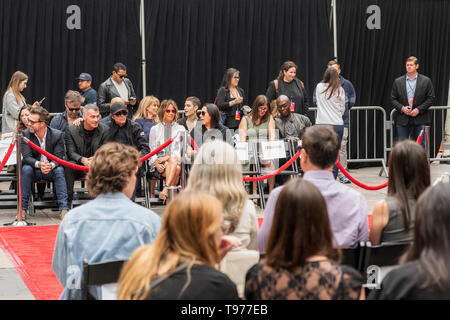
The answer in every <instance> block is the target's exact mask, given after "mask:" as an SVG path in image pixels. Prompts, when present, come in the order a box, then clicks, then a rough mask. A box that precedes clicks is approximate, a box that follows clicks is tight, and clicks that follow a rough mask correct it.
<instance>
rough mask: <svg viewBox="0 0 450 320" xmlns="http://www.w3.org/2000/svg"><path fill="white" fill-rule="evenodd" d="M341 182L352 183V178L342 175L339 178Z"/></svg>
mask: <svg viewBox="0 0 450 320" xmlns="http://www.w3.org/2000/svg"><path fill="white" fill-rule="evenodd" d="M339 182H340V183H343V184H347V183H352V182H351V181H350V180H348V179H347V177H346V176H342V177H341V178H340V179H339Z"/></svg>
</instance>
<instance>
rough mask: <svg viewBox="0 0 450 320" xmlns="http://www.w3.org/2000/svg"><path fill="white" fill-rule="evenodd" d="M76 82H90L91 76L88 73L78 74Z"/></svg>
mask: <svg viewBox="0 0 450 320" xmlns="http://www.w3.org/2000/svg"><path fill="white" fill-rule="evenodd" d="M76 80H87V81H92V77H91V75H90V74H89V73H85V72H83V73H82V74H80V76H79V77H78V78H76Z"/></svg>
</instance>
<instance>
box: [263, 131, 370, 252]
mask: <svg viewBox="0 0 450 320" xmlns="http://www.w3.org/2000/svg"><path fill="white" fill-rule="evenodd" d="M302 142H303V143H302V146H303V148H302V150H301V159H300V165H301V167H302V169H303V171H304V172H305V174H304V176H303V179H306V180H308V181H310V182H312V183H314V184H315V185H316V187H317V188H318V189H319V190H320V192H321V193H322V195H323V197H324V198H325V201H326V203H327V207H328V216H329V218H330V224H331V230H332V231H333V234H334V238H335V244H334V245H335V246H336V247H339V248H352V247H355V246H356V245H357V244H358V243H359V242H361V241H367V238H368V227H367V203H366V199H365V198H364V196H363V195H362V194H361V193H359V192H358V191H355V190H353V189H351V188H349V187H347V186H345V185H343V184H342V183H340V182H339V181H336V180H334V177H333V172H332V170H333V166H334V164H335V162H336V161H337V160H338V159H339V150H340V147H341V144H340V139H339V137H338V135H337V133H336V131H335V130H334V129H333V127H332V126H328V125H315V126H312V127H309V128H306V130H305V132H304V133H303V137H302ZM282 188H283V186H281V187H278V188H276V189H274V190H273V191H272V193H271V194H270V197H269V200H268V202H267V206H266V209H265V214H264V221H263V224H262V226H261V231H260V233H259V234H258V247H259V251H260V252H265V250H266V242H267V239H268V236H269V231H270V228H271V226H272V221H273V215H274V211H275V204H276V202H277V199H278V196H279V194H280V192H281V190H282Z"/></svg>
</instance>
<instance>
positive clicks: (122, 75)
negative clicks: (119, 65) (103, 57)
mask: <svg viewBox="0 0 450 320" xmlns="http://www.w3.org/2000/svg"><path fill="white" fill-rule="evenodd" d="M118 76H119V78H122V79H123V78H125V77H126V76H127V75H126V74H118Z"/></svg>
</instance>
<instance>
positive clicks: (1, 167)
mask: <svg viewBox="0 0 450 320" xmlns="http://www.w3.org/2000/svg"><path fill="white" fill-rule="evenodd" d="M15 143H16V142H15V141H13V142H12V143H11V144H10V145H9V148H8V151H6V154H5V157H4V158H3V160H2V163H0V171H2V170H3V168H4V167H5V165H6V162H8V159H9V157H10V156H11V153H12V152H13V150H14V144H15Z"/></svg>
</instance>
